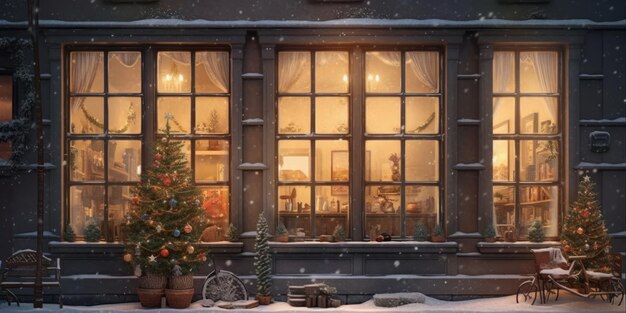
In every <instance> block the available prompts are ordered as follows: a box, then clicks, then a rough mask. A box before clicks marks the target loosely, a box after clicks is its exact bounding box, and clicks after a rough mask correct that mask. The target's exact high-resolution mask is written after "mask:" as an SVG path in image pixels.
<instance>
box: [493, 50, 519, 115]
mask: <svg viewBox="0 0 626 313" xmlns="http://www.w3.org/2000/svg"><path fill="white" fill-rule="evenodd" d="M511 60H515V53H514V52H507V51H498V52H494V54H493V92H494V93H497V92H507V91H511V92H513V90H506V89H507V86H508V85H509V83H510V82H509V80H510V78H511V76H513V75H511V74H512V73H513V72H514V71H515V65H514V64H515V63H514V62H511ZM511 63H512V64H513V66H511V65H512V64H511ZM501 101H502V98H501V97H498V98H496V101H495V102H494V104H493V112H494V113H495V112H496V111H497V110H498V107H499V106H500V102H501Z"/></svg>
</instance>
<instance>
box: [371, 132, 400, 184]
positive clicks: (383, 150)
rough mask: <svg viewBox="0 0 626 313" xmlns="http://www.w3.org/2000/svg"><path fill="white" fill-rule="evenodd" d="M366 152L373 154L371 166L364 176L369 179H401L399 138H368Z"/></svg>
mask: <svg viewBox="0 0 626 313" xmlns="http://www.w3.org/2000/svg"><path fill="white" fill-rule="evenodd" d="M365 153H366V155H367V154H371V164H369V166H371V167H370V168H369V170H368V169H367V166H368V164H367V163H366V168H365V175H364V177H366V178H367V177H370V180H369V181H400V165H401V164H400V141H399V140H368V141H366V142H365Z"/></svg>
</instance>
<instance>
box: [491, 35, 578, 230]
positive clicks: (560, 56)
mask: <svg viewBox="0 0 626 313" xmlns="http://www.w3.org/2000/svg"><path fill="white" fill-rule="evenodd" d="M497 52H513V53H514V61H515V73H514V74H515V75H514V79H515V84H514V87H515V90H514V91H513V92H494V89H493V79H494V77H493V72H494V71H495V63H494V61H493V60H494V59H495V58H494V59H492V60H491V62H492V66H493V70H492V72H491V73H490V75H491V78H492V82H491V86H490V90H491V97H490V102H489V109H488V111H489V112H491V117H490V118H491V122H490V124H492V123H493V118H494V111H493V101H494V99H495V98H497V97H504V98H506V97H508V98H514V101H515V130H514V132H512V133H508V134H494V133H493V125H492V127H491V129H489V130H488V132H489V136H490V137H491V140H490V143H489V145H490V147H491V150H492V155H493V147H494V141H495V140H507V141H513V143H514V145H515V155H513V158H514V162H515V168H514V172H515V177H514V179H512V180H509V181H494V180H493V175H492V176H491V177H489V180H490V181H491V189H492V191H491V192H492V193H493V188H494V187H495V186H503V187H513V192H514V195H515V197H514V198H515V200H514V208H513V210H514V215H515V217H514V218H515V224H514V231H515V234H516V236H519V239H528V235H523V236H520V235H519V234H520V231H521V230H522V229H523V227H524V225H523V224H522V221H521V215H522V213H521V211H522V202H521V194H522V189H523V188H524V187H530V186H546V187H556V188H557V199H556V203H557V207H556V208H555V210H556V221H554V227H555V229H556V234H557V235H556V236H546V239H557V238H558V236H559V233H560V231H561V224H562V219H563V212H564V210H565V206H564V202H563V200H564V199H565V195H564V193H565V185H564V184H565V181H566V175H567V173H566V172H565V170H566V168H565V161H566V158H565V151H566V149H565V143H566V139H567V138H566V135H565V132H566V118H565V113H566V107H565V97H566V94H565V92H566V90H567V89H566V86H565V82H566V76H565V75H567V74H566V71H565V66H566V63H565V62H566V59H565V58H566V54H565V49H564V48H563V47H561V46H557V45H530V44H529V45H496V46H494V48H493V53H494V55H495V53H497ZM522 52H556V53H557V73H556V75H555V77H556V78H557V83H556V85H557V91H556V92H553V93H545V92H522V91H521V87H520V83H521V79H520V77H521V76H520V53H522ZM529 96H530V97H550V98H556V105H557V114H556V115H557V116H556V119H555V120H556V122H557V131H556V132H555V133H553V134H543V133H540V132H539V133H522V132H521V120H522V117H521V98H523V97H529ZM524 140H532V141H548V140H550V141H556V142H557V143H558V149H557V152H558V157H557V162H558V164H557V167H556V168H557V171H558V178H557V179H556V180H554V181H544V182H541V181H539V180H533V181H524V180H522V179H521V172H520V169H521V160H520V159H521V157H518V156H519V155H520V151H521V141H524ZM489 162H490V166H491V168H492V171H493V160H489ZM492 195H493V194H492ZM493 199H495V196H492V201H491V202H492V207H491V210H492V212H493V213H492V214H493V220H492V223H493V226H494V228H495V229H496V236H497V237H498V238H501V239H503V238H504V234H498V233H497V227H496V215H495V209H496V208H495V201H493Z"/></svg>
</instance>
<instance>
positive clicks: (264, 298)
mask: <svg viewBox="0 0 626 313" xmlns="http://www.w3.org/2000/svg"><path fill="white" fill-rule="evenodd" d="M255 299H256V300H257V301H259V304H260V305H268V304H270V303H272V296H260V295H257V296H256V298H255Z"/></svg>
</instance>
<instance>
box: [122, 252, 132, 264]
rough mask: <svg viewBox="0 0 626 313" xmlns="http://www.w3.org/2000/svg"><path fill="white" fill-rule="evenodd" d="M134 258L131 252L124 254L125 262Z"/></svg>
mask: <svg viewBox="0 0 626 313" xmlns="http://www.w3.org/2000/svg"><path fill="white" fill-rule="evenodd" d="M132 260H133V256H132V255H131V254H130V253H126V254H124V262H126V263H130V261H132Z"/></svg>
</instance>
